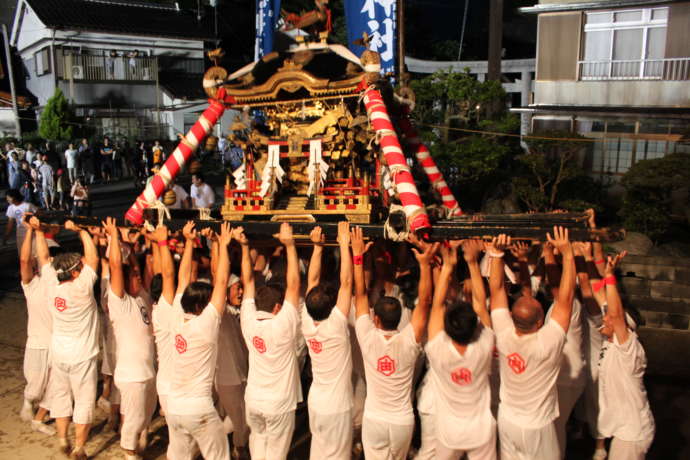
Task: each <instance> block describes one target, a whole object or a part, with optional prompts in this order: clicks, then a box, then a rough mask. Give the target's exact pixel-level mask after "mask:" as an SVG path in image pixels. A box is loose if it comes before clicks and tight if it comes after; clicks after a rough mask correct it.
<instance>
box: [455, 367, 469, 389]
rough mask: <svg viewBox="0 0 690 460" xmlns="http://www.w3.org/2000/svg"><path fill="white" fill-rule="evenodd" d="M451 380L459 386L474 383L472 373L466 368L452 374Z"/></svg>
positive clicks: (458, 369) (456, 370)
mask: <svg viewBox="0 0 690 460" xmlns="http://www.w3.org/2000/svg"><path fill="white" fill-rule="evenodd" d="M450 378H451V379H453V382H455V383H456V384H457V385H469V384H470V383H472V371H471V370H469V369H467V368H465V367H459V368H457V369H455V370H454V371H453V372H451V373H450Z"/></svg>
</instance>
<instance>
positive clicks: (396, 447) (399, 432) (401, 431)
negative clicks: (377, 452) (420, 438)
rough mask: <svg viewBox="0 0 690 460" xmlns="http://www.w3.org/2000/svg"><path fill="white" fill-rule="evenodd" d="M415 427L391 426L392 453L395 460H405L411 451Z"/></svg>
mask: <svg viewBox="0 0 690 460" xmlns="http://www.w3.org/2000/svg"><path fill="white" fill-rule="evenodd" d="M413 432H414V425H393V424H391V425H389V427H388V433H389V437H390V453H391V457H392V458H393V459H395V460H405V459H406V458H407V451H408V450H410V443H411V442H412V433H413Z"/></svg>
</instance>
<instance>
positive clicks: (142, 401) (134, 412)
mask: <svg viewBox="0 0 690 460" xmlns="http://www.w3.org/2000/svg"><path fill="white" fill-rule="evenodd" d="M117 386H118V387H119V388H120V393H121V395H122V405H121V406H120V411H121V413H122V416H123V422H122V431H121V433H120V447H122V449H123V450H124V451H125V452H126V453H127V454H129V455H135V454H136V449H137V443H138V441H139V435H140V434H141V432H142V430H145V429H146V425H148V422H147V412H148V405H147V403H146V396H147V395H146V382H117ZM149 418H150V417H149Z"/></svg>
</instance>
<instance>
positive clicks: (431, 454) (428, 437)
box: [414, 412, 438, 460]
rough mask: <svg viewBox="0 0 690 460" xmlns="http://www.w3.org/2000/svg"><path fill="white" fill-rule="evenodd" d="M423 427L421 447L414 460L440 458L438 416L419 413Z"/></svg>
mask: <svg viewBox="0 0 690 460" xmlns="http://www.w3.org/2000/svg"><path fill="white" fill-rule="evenodd" d="M419 419H420V422H421V424H422V426H421V438H422V439H421V445H420V446H419V450H418V451H417V455H416V456H415V457H414V460H433V459H435V458H438V456H437V454H436V453H435V451H436V445H437V442H436V435H435V434H434V432H435V429H436V428H435V427H436V420H435V419H436V416H435V415H434V414H427V413H424V412H420V413H419Z"/></svg>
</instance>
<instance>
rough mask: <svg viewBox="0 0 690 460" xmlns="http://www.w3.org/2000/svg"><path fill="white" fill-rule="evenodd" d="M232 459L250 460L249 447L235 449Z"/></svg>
mask: <svg viewBox="0 0 690 460" xmlns="http://www.w3.org/2000/svg"><path fill="white" fill-rule="evenodd" d="M230 458H232V460H249V458H250V457H249V449H248V448H247V446H239V447H233V448H232V452H231V454H230Z"/></svg>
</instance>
